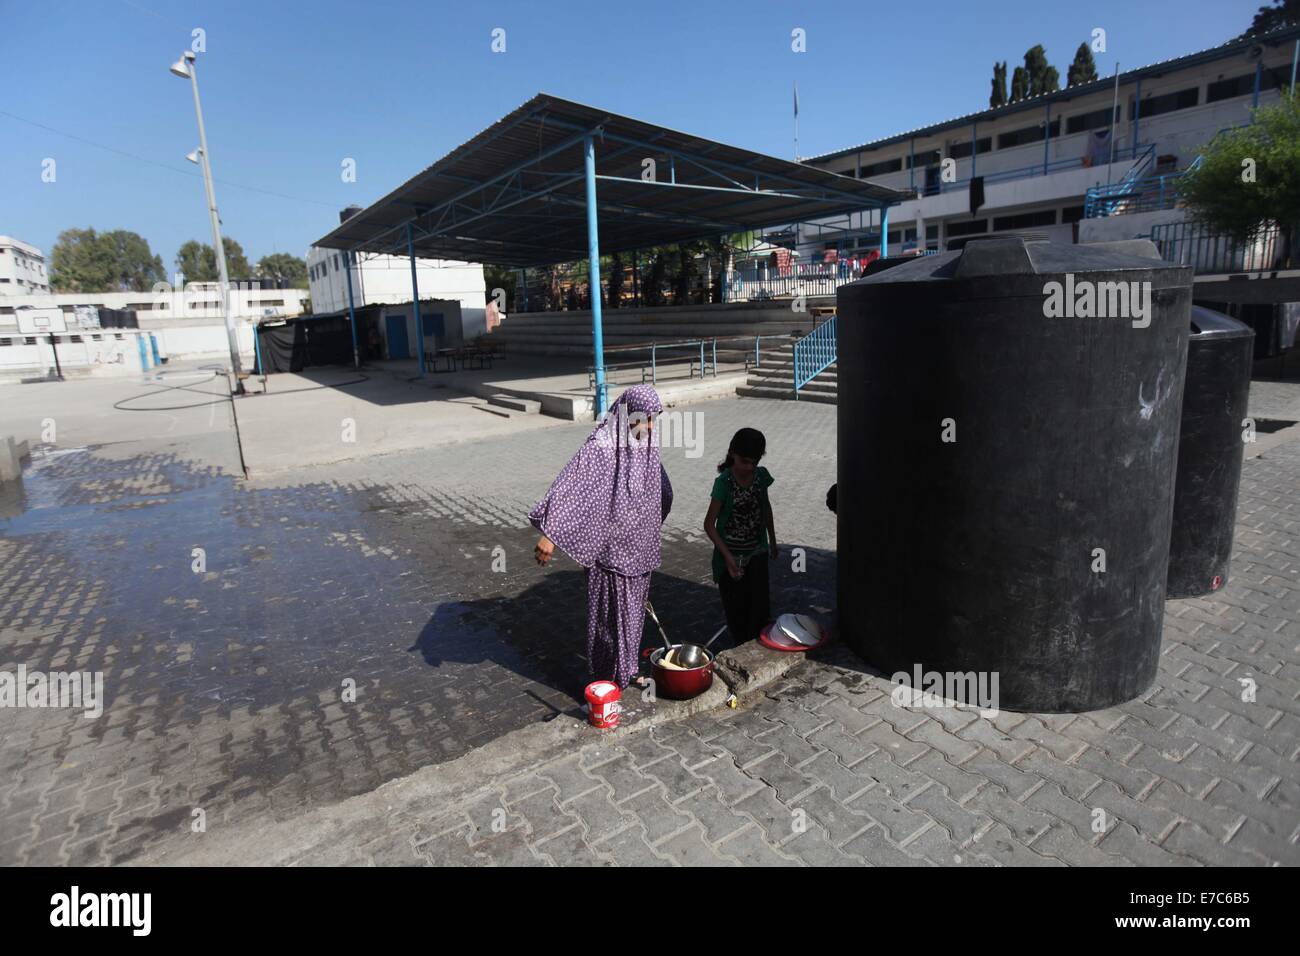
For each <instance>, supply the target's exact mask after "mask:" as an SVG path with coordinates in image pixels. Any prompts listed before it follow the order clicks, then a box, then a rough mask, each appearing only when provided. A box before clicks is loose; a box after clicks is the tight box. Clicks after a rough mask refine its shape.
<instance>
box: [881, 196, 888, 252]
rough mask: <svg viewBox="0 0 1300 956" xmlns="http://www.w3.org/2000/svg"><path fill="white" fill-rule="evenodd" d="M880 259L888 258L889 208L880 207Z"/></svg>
mask: <svg viewBox="0 0 1300 956" xmlns="http://www.w3.org/2000/svg"><path fill="white" fill-rule="evenodd" d="M880 258H882V259H888V258H889V207H888V206H881V207H880Z"/></svg>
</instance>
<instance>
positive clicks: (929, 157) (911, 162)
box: [907, 149, 943, 168]
mask: <svg viewBox="0 0 1300 956" xmlns="http://www.w3.org/2000/svg"><path fill="white" fill-rule="evenodd" d="M942 158H943V157H942V156H940V155H939V151H938V150H937V149H932V150H930V151H929V152H925V153H917V154H916V155H915V156H908V157H907V163H908V166H909V167H910V168H918V167H921V166H938V165H939V160H940V159H942Z"/></svg>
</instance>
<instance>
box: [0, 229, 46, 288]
mask: <svg viewBox="0 0 1300 956" xmlns="http://www.w3.org/2000/svg"><path fill="white" fill-rule="evenodd" d="M49 291H50V274H49V269H48V267H47V266H46V263H45V254H44V253H42V252H41V250H40V249H37V248H36V247H35V246H33V245H30V244H28V243H26V242H22V241H20V240H18V239H13V238H11V237H9V236H0V297H3V298H6V299H7V298H8V297H10V296H25V295H44V294H48V293H49Z"/></svg>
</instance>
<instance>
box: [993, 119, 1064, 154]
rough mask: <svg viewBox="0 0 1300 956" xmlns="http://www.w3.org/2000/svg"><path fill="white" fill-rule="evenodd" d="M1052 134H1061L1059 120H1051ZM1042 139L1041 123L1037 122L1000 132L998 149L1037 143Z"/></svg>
mask: <svg viewBox="0 0 1300 956" xmlns="http://www.w3.org/2000/svg"><path fill="white" fill-rule="evenodd" d="M1051 134H1052V136H1059V135H1061V121H1060V120H1059V119H1054V120H1052V133H1051ZM1042 139H1043V124H1042V123H1038V124H1036V125H1034V126H1026V127H1024V128H1023V129H1013V130H1012V131H1011V132H1009V133H1002V134H1000V135H999V136H998V149H1009V148H1011V147H1012V146H1023V145H1024V144H1025V143H1038V142H1041V141H1042Z"/></svg>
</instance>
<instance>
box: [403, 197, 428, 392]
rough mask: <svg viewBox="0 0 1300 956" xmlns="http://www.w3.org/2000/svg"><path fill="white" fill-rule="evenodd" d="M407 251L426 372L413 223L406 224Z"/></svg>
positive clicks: (422, 357) (421, 351)
mask: <svg viewBox="0 0 1300 956" xmlns="http://www.w3.org/2000/svg"><path fill="white" fill-rule="evenodd" d="M406 252H407V255H409V256H410V257H411V308H412V310H413V311H414V312H415V341H416V342H417V343H418V344H417V345H416V348H417V349H419V352H420V374H421V375H423V374H424V322H423V321H421V319H420V283H419V282H418V281H416V278H415V240H414V239H412V238H411V224H410V223H409V222H408V223H407V224H406Z"/></svg>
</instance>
